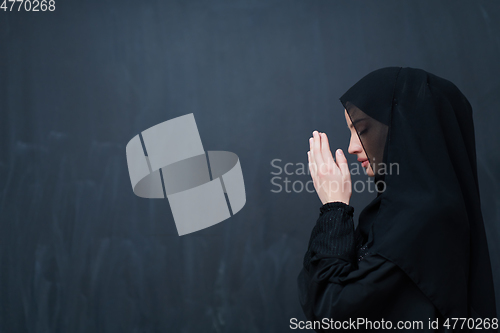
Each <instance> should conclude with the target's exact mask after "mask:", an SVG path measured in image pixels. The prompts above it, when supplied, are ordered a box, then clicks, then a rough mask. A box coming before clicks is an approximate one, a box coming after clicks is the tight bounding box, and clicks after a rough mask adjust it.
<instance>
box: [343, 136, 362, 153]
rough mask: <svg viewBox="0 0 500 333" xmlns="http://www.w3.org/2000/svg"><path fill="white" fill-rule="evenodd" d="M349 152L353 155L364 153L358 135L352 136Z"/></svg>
mask: <svg viewBox="0 0 500 333" xmlns="http://www.w3.org/2000/svg"><path fill="white" fill-rule="evenodd" d="M347 151H348V152H349V154H351V155H356V154H361V153H362V152H363V147H362V146H361V143H360V142H359V139H358V136H357V135H351V141H350V142H349V148H347Z"/></svg>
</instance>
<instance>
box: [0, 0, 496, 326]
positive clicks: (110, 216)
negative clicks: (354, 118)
mask: <svg viewBox="0 0 500 333" xmlns="http://www.w3.org/2000/svg"><path fill="white" fill-rule="evenodd" d="M16 7H17V5H16ZM499 59H500V4H499V2H497V1H486V0H484V1H434V0H432V1H400V0H394V1H312V0H311V1H291V0H285V1H270V0H262V1H248V0H247V1H242V0H227V1H186V0H183V1H160V0H155V1H123V0H120V1H118V0H117V1H61V0H56V10H55V12H44V13H42V12H39V13H25V12H17V11H16V12H3V11H0V70H1V71H0V136H1V140H0V190H1V192H0V214H1V215H0V219H1V220H0V265H1V266H0V331H1V332H286V331H288V330H289V327H288V325H289V320H290V318H292V317H297V318H299V319H302V320H304V319H305V318H304V316H303V314H302V311H301V308H300V305H299V302H298V296H297V288H296V277H297V275H298V273H299V271H300V269H301V263H302V258H303V255H304V253H305V250H306V247H307V242H308V239H309V234H310V231H311V229H312V227H313V225H314V223H315V221H316V219H317V217H318V214H319V207H320V206H321V202H320V201H319V199H318V197H317V195H316V193H308V192H307V191H305V190H303V191H302V192H299V191H297V193H294V192H291V193H285V191H282V192H280V193H273V192H272V191H273V190H276V189H277V187H276V186H273V184H272V183H271V179H272V177H274V176H275V175H272V174H271V172H275V171H276V169H275V168H274V167H272V165H271V161H272V160H273V159H281V162H279V163H277V164H279V165H281V166H284V164H285V163H294V164H296V163H304V164H305V163H307V155H306V152H307V150H308V149H309V144H308V139H309V137H310V136H311V133H312V131H313V130H315V129H317V130H320V131H325V132H326V133H327V134H328V135H329V137H330V142H331V146H332V148H337V147H339V148H343V149H344V151H346V150H347V144H348V140H349V131H348V130H347V128H346V124H345V119H344V114H343V107H342V106H341V104H340V102H339V101H338V98H339V97H340V95H342V94H343V93H344V92H345V91H346V90H347V89H348V88H349V87H350V86H351V85H352V84H354V83H355V82H356V81H357V80H359V79H360V78H361V77H362V76H364V75H365V74H367V73H368V72H370V71H372V70H374V69H377V68H380V67H385V66H409V67H416V68H422V69H425V70H427V71H430V72H432V73H434V74H437V75H439V76H442V77H444V78H447V79H449V80H451V81H452V82H454V83H455V84H456V85H457V86H458V87H459V88H460V89H461V90H462V91H463V92H464V94H465V95H466V96H467V97H468V99H469V101H470V102H471V104H472V106H473V108H474V112H475V115H474V120H475V128H476V140H477V141H476V145H477V161H478V170H479V177H480V182H481V184H480V185H481V196H482V205H483V214H484V219H485V224H486V229H487V232H488V237H489V239H490V241H493V242H491V244H490V250H491V253H492V260H493V268H494V274H495V279H496V286H497V300H500V283H499V280H500V258H499V256H498V254H499V253H500V243H499V242H498V241H499V240H500V226H499V220H500V219H499V213H500V212H499V210H500V201H499V200H500V196H499V195H498V192H499V190H500V189H499V186H500V182H499V176H498V174H497V173H496V171H495V170H498V166H499V165H500V153H499V151H498V143H499V139H500V134H499V132H498V123H499V121H500V114H499V112H498V110H499V107H500V97H499V96H500V82H499V79H498V77H499V76H498V75H499V73H500V72H499V69H500V64H499ZM187 113H194V115H195V119H196V123H197V125H198V129H199V132H200V135H201V138H202V140H203V145H204V148H205V150H227V151H231V152H234V153H236V154H237V155H238V156H239V158H240V162H241V165H242V170H243V175H244V180H245V185H246V194H247V203H246V206H245V207H244V208H243V209H242V210H241V211H240V212H239V213H238V214H236V215H235V216H234V217H232V218H230V219H228V220H226V221H224V222H222V223H219V224H218V225H216V226H214V227H211V228H208V229H205V230H202V231H200V232H196V233H193V234H189V235H186V236H182V237H179V236H178V235H177V232H176V229H175V224H174V221H173V218H172V213H171V211H170V209H169V206H168V202H167V201H166V200H148V199H142V198H139V197H136V196H135V195H134V194H133V192H132V188H131V185H130V179H129V176H128V169H127V164H126V158H125V146H126V144H127V142H128V141H129V140H130V139H131V138H132V137H133V136H134V135H136V134H138V133H139V132H140V131H142V130H145V129H147V128H149V127H151V126H153V125H156V124H158V123H160V122H163V121H166V120H168V119H171V118H175V117H178V116H181V115H184V114H187ZM182 139H183V138H182V137H180V138H179V140H182ZM349 161H350V162H353V163H354V162H355V158H354V157H352V158H350V160H349ZM293 169H294V168H291V169H290V170H293ZM280 176H281V177H282V179H281V181H279V182H281V184H283V181H284V177H285V176H286V177H288V179H289V180H290V181H292V182H293V181H300V182H302V183H305V182H307V181H308V180H309V179H310V177H309V176H308V175H297V174H293V175H285V174H282V175H280ZM365 178H366V177H358V178H356V179H365ZM297 185H300V184H297ZM310 188H312V186H311V187H310ZM296 189H300V187H296ZM373 196H374V194H370V193H363V194H354V196H353V198H352V201H351V204H352V205H353V206H354V207H355V210H356V216H355V217H357V216H358V214H359V212H360V211H361V210H362V208H363V207H364V206H365V205H366V204H367V203H368V202H369V201H370V200H371V199H372V198H373ZM193 205H196V202H193ZM499 304H500V303H499Z"/></svg>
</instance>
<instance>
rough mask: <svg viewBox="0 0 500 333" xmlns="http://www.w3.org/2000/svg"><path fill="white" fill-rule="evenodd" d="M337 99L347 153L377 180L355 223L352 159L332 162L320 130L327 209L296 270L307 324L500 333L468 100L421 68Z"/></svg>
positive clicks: (315, 143)
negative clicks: (347, 141) (348, 137)
mask: <svg viewBox="0 0 500 333" xmlns="http://www.w3.org/2000/svg"><path fill="white" fill-rule="evenodd" d="M340 101H341V102H342V104H343V106H344V108H345V110H344V112H345V116H346V121H347V125H348V127H349V129H350V131H351V141H350V144H349V148H348V152H349V153H350V154H354V155H356V156H357V157H358V161H360V162H362V164H363V167H365V168H366V169H367V174H368V175H370V176H372V177H374V178H375V184H376V185H377V196H376V198H375V199H373V201H372V202H371V203H370V204H368V206H366V207H365V208H364V209H363V211H362V212H361V213H360V216H359V224H358V227H357V228H356V229H355V228H354V223H353V211H354V208H353V207H352V206H350V205H349V200H350V197H351V192H352V190H351V178H350V174H349V168H348V165H347V160H346V158H345V156H344V155H343V152H342V150H341V149H338V150H336V152H335V155H336V156H335V160H334V159H333V156H332V153H331V151H330V147H329V144H328V139H327V136H326V134H324V133H318V132H316V131H315V132H314V133H313V137H312V138H311V139H310V140H309V141H310V151H309V152H308V157H309V163H310V165H309V166H310V172H311V176H312V179H313V182H314V186H315V189H316V191H317V193H318V196H319V198H320V199H321V202H322V203H323V206H322V207H320V216H319V218H318V220H317V222H316V225H315V226H314V228H313V230H312V234H311V238H310V241H309V246H308V250H307V252H306V254H305V257H304V267H303V269H302V271H301V273H300V275H299V277H298V285H299V296H300V302H301V305H302V308H303V310H304V313H305V315H306V317H307V319H308V320H309V321H310V322H312V321H316V324H318V321H320V322H322V324H321V325H316V326H315V327H314V328H315V329H316V330H318V331H323V330H326V329H336V330H338V329H339V328H340V326H339V325H340V324H339V322H344V326H343V327H342V328H343V329H344V330H345V329H346V328H350V329H352V330H353V331H354V330H356V331H363V330H364V331H370V330H373V331H374V332H381V331H384V329H385V330H387V331H392V332H394V331H404V332H411V331H415V332H431V331H432V332H466V331H469V330H470V331H474V330H478V331H482V332H484V331H495V332H496V331H498V327H499V326H498V319H496V317H497V314H496V305H495V298H494V297H495V296H494V289H493V278H492V271H491V264H490V257H489V252H488V245H487V242H486V236H485V230H484V224H483V218H482V214H481V205H480V198H479V187H478V180H477V168H476V150H475V138H474V126H473V120H472V108H471V106H470V104H469V102H468V101H467V99H466V98H465V96H464V95H463V94H462V93H461V92H460V90H459V89H458V88H457V87H456V86H455V85H454V84H453V83H451V82H450V81H448V80H445V79H443V78H440V77H438V76H436V75H433V74H431V73H428V72H426V71H424V70H420V69H415V68H401V67H387V68H382V69H379V70H376V71H373V72H371V73H369V74H368V75H366V76H365V77H363V78H362V79H361V80H360V81H358V82H357V83H356V84H355V85H354V86H353V87H351V88H350V89H349V90H348V91H347V92H346V93H345V94H344V95H343V96H342V97H341V98H340ZM325 318H326V319H325ZM461 318H465V319H461ZM363 320H364V321H363ZM334 321H337V322H338V323H336V325H337V326H336V327H334V326H333V325H334ZM349 321H350V322H351V325H350V326H347V325H346V324H345V322H349ZM353 321H354V322H357V323H358V324H359V325H358V326H353V325H352V322H353ZM368 321H370V322H371V323H372V324H371V326H370V325H369V323H368ZM388 321H390V325H391V327H388V325H389V323H388ZM408 321H409V322H410V323H409V322H408ZM363 322H364V323H366V324H363ZM420 322H421V325H420V326H419V323H420ZM327 323H329V324H327ZM382 323H384V324H385V326H384V327H382V326H381V324H382ZM377 325H378V327H375V326H377ZM397 325H399V326H397ZM495 328H496V329H495Z"/></svg>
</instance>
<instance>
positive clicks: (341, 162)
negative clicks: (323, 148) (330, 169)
mask: <svg viewBox="0 0 500 333" xmlns="http://www.w3.org/2000/svg"><path fill="white" fill-rule="evenodd" d="M335 154H336V155H337V164H338V166H339V168H340V171H341V172H342V174H343V175H344V176H349V177H350V176H351V174H350V173H349V165H348V164H347V158H346V157H345V155H344V152H343V151H342V149H337V151H336V153H335Z"/></svg>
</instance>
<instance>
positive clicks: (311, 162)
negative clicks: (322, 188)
mask: <svg viewBox="0 0 500 333" xmlns="http://www.w3.org/2000/svg"><path fill="white" fill-rule="evenodd" d="M313 142H314V138H312V137H311V138H309V156H308V158H309V168H310V169H311V174H312V169H313V167H314V165H313V164H314V155H313V151H312V147H313Z"/></svg>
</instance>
